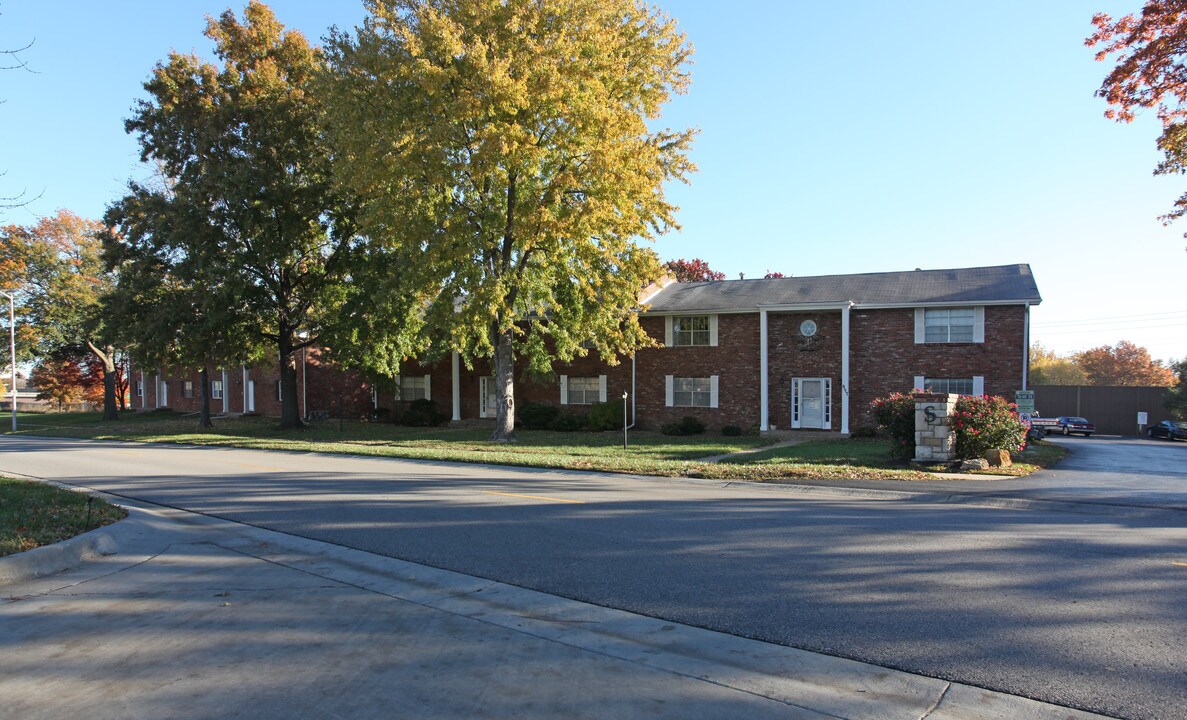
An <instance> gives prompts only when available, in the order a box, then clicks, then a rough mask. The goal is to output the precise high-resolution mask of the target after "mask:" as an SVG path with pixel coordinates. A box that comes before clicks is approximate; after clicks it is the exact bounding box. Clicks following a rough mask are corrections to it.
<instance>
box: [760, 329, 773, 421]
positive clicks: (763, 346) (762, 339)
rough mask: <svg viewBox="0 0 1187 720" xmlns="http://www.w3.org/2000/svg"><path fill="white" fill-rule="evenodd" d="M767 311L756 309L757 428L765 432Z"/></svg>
mask: <svg viewBox="0 0 1187 720" xmlns="http://www.w3.org/2000/svg"><path fill="white" fill-rule="evenodd" d="M767 347H768V345H767V311H766V310H759V311H758V408H759V409H758V429H759V431H760V432H767V431H768V430H770V429H771V402H770V398H769V392H770V387H769V381H768V379H767V375H768V374H769V373H770V368H769V365H768V361H767V355H768V353H767Z"/></svg>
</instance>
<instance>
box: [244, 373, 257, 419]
mask: <svg viewBox="0 0 1187 720" xmlns="http://www.w3.org/2000/svg"><path fill="white" fill-rule="evenodd" d="M244 400H245V401H246V403H247V407H246V408H244V409H243V412H255V411H256V381H255V380H248V381H247V396H246V397H245V398H244Z"/></svg>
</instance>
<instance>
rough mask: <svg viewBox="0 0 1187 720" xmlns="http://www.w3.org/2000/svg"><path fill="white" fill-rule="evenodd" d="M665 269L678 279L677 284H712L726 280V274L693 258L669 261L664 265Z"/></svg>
mask: <svg viewBox="0 0 1187 720" xmlns="http://www.w3.org/2000/svg"><path fill="white" fill-rule="evenodd" d="M664 267H665V268H667V269H668V272H670V273H672V275H673V276H675V278H676V282H707V281H708V282H712V281H714V280H725V273H723V272H717V271H716V270H714V269H713V268H711V267H709V263H707V262H705V261H704V260H702V259H700V258H693V259H692V260H685V259H684V258H680V259H679V260H669V261H667V262H666V263H664Z"/></svg>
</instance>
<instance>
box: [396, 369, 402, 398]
mask: <svg viewBox="0 0 1187 720" xmlns="http://www.w3.org/2000/svg"><path fill="white" fill-rule="evenodd" d="M400 394H401V393H400V376H399V375H396V395H395V398H396V400H399V399H400Z"/></svg>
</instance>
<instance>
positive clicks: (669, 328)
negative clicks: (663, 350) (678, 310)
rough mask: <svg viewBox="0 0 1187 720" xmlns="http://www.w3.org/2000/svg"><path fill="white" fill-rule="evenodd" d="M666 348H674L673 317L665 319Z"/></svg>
mask: <svg viewBox="0 0 1187 720" xmlns="http://www.w3.org/2000/svg"><path fill="white" fill-rule="evenodd" d="M664 347H672V316H671V315H669V316H667V317H666V318H664Z"/></svg>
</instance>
